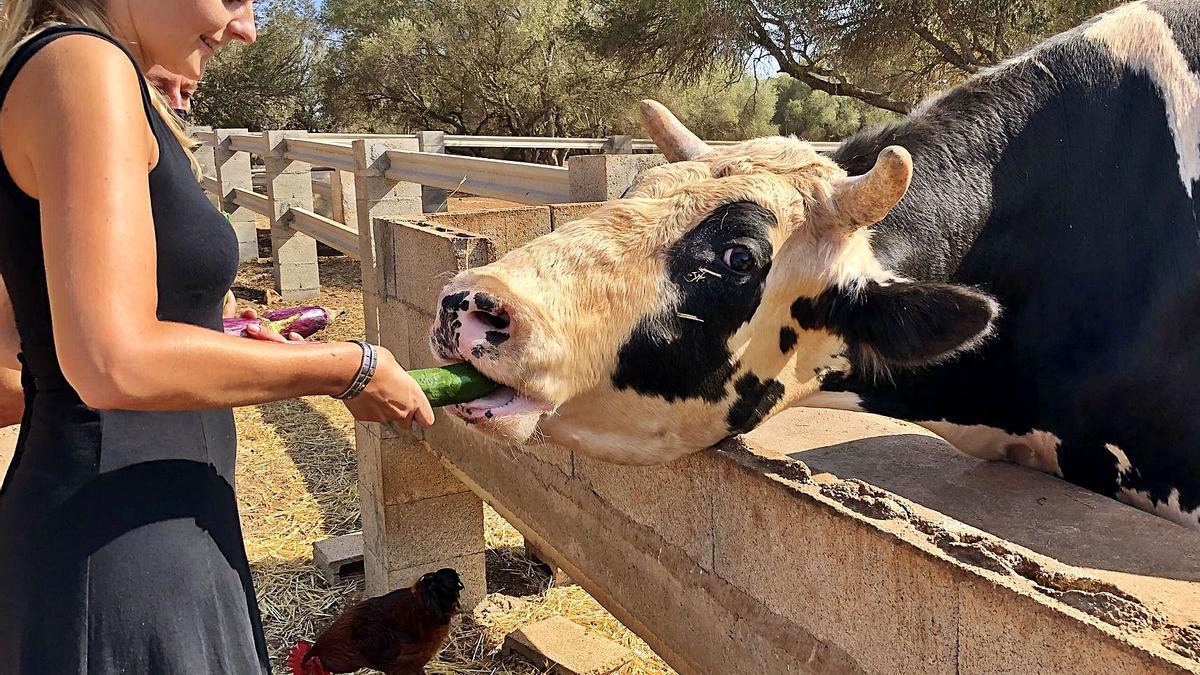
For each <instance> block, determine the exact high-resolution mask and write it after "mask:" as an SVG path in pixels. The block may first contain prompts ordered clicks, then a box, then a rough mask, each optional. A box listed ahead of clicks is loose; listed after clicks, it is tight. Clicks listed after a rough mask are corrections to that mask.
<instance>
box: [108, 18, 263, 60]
mask: <svg viewBox="0 0 1200 675" xmlns="http://www.w3.org/2000/svg"><path fill="white" fill-rule="evenodd" d="M108 5H109V8H108V9H109V17H110V18H111V20H112V22H113V23H114V25H115V26H116V27H117V28H118V29H119V30H120V31H121V32H122V33H128V34H124V35H121V37H122V38H124V39H125V40H126V41H128V42H129V43H131V46H133V47H134V48H135V49H136V52H138V53H140V56H141V59H142V61H143V63H142V64H141V65H142V67H143V68H149V67H150V66H153V65H159V66H162V67H163V68H165V69H167V70H169V71H171V72H173V73H176V74H178V75H182V76H183V77H186V78H190V79H193V80H198V79H200V76H201V74H203V72H204V67H205V65H206V64H207V63H208V60H209V59H210V58H212V55H213V53H214V52H215V51H216V50H217V49H220V48H221V47H223V46H225V45H227V44H229V43H230V42H232V41H234V40H240V41H242V42H245V43H247V44H249V43H251V42H254V38H255V36H256V32H255V28H254V2H253V0H109V2H108Z"/></svg>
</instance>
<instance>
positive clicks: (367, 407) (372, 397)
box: [345, 347, 433, 429]
mask: <svg viewBox="0 0 1200 675" xmlns="http://www.w3.org/2000/svg"><path fill="white" fill-rule="evenodd" d="M375 351H376V353H377V355H378V358H379V363H378V365H376V367H375V376H374V377H373V378H372V379H371V383H370V384H368V385H367V388H366V389H365V390H363V392H362V393H361V394H359V395H358V396H355V397H354V398H352V399H350V400H348V401H345V403H346V408H347V409H349V410H350V414H352V415H354V419H356V420H360V421H363V422H383V423H385V424H386V423H391V424H394V425H396V426H398V427H400V428H402V429H409V428H411V427H412V423H413V422H414V421H416V423H417V424H420V425H421V426H423V427H430V426H432V425H433V407H432V406H430V405H429V399H428V398H426V396H425V392H423V391H421V388H420V387H419V386H417V381H416V380H414V379H413V378H412V376H410V375H409V374H408V373H407V372H405V370H404V368H402V367H400V364H399V363H397V362H396V357H395V356H393V355H392V353H391V352H390V351H388V350H386V349H384V348H383V347H376V348H375ZM348 384H349V383H347V385H348Z"/></svg>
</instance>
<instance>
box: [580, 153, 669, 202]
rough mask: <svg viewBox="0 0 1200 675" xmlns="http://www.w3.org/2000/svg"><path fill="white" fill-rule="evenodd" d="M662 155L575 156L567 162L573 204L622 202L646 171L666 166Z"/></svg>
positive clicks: (665, 160)
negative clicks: (626, 192) (620, 200)
mask: <svg viewBox="0 0 1200 675" xmlns="http://www.w3.org/2000/svg"><path fill="white" fill-rule="evenodd" d="M666 163H667V159H666V157H663V156H662V155H576V156H574V157H571V158H570V159H568V160H567V168H568V169H569V170H570V172H571V173H570V176H571V201H575V202H602V201H607V200H609V199H620V198H621V195H623V194H625V190H626V189H628V188H629V186H630V185H633V182H634V181H635V180H636V179H637V177H638V176H639V175H640V174H641V173H642V172H643V171H645V170H646V169H649V168H651V167H655V166H658V165H660V164H666Z"/></svg>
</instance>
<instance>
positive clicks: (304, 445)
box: [234, 202, 673, 675]
mask: <svg viewBox="0 0 1200 675" xmlns="http://www.w3.org/2000/svg"><path fill="white" fill-rule="evenodd" d="M459 204H461V205H462V206H465V207H468V208H478V207H477V206H476V205H474V204H470V205H468V204H464V203H463V202H459ZM260 234H262V235H265V234H266V233H265V232H263V231H260ZM264 243H265V242H264ZM320 270H321V296H320V298H319V299H318V301H317V303H318V304H321V305H323V306H326V307H330V308H333V309H344V310H346V314H344V315H343V316H342V317H340V318H339V319H338V321H337V322H336V323H335V325H334V326H332V327H331V329H330V330H328V331H326V332H325V333H323V334H318V335H317V336H315V337H314V339H323V340H340V339H347V338H350V337H361V336H362V325H363V320H362V307H361V295H360V290H359V270H358V262H357V261H355V260H351V259H348V258H344V257H341V256H329V257H322V258H321V260H320ZM271 283H272V281H271V268H270V264H269V261H267V260H262V261H260V262H258V263H251V264H245V265H243V266H242V270H241V273H240V274H239V275H238V279H237V282H236V284H235V286H234V294H235V295H236V296H237V297H238V302H239V304H240V305H242V306H243V307H253V308H256V309H260V310H261V309H264V308H266V307H268V306H270V307H278V306H282V303H280V302H279V301H278V299H277V298H276V296H274V294H273V293H271V292H269V291H268V289H269V288H270V287H271ZM236 415H237V422H238V432H239V433H238V438H239V457H238V485H237V487H238V498H239V501H240V505H241V515H242V525H243V529H244V534H245V538H246V548H247V552H248V554H249V558H250V562H251V566H252V568H253V572H254V581H255V587H256V588H257V590H258V599H259V605H260V607H261V608H262V612H263V620H264V624H265V628H266V633H267V639H268V641H269V644H270V648H271V653H272V657H273V660H274V663H275V666H276V668H277V669H280V668H281V664H282V658H283V656H284V655H285V653H286V650H287V649H288V648H289V647H290V646H291V645H292V644H293V643H294V641H295V640H296V639H297V638H312V637H313V636H315V634H317V632H319V630H320V629H321V628H323V627H324V626H325V625H326V624H327V623H328V622H329V621H331V620H332V619H333V617H334V616H336V615H337V613H338V612H340V611H341V609H342V608H343V607H344V606H345V604H346V603H347V602H350V601H352V600H354V599H356V598H358V597H361V593H362V581H361V579H359V580H351V581H348V582H345V583H342V584H338V585H335V586H332V587H331V586H330V585H328V584H327V583H326V582H325V581H324V580H323V579H322V578H321V577H320V576H319V575H318V574H317V573H316V572H315V570H314V569H313V567H312V544H313V542H315V541H318V540H320V539H323V538H325V537H328V536H331V535H338V534H345V533H348V532H353V531H355V530H357V529H360V527H361V523H360V520H359V509H358V486H357V478H356V467H355V457H354V447H353V439H354V434H353V422H352V420H351V418H350V416H349V414H348V413H347V412H346V409H345V408H344V407H343V406H342V405H341V404H340V403H338V402H336V401H334V400H333V399H330V398H321V397H312V398H303V399H295V400H290V401H283V402H279V403H272V404H268V405H262V406H254V407H250V408H242V409H239V410H237V411H236ZM485 513H486V528H487V534H486V538H487V545H488V551H487V561H488V591H489V595H488V598H487V601H486V602H485V603H484V604H483V605H481V606H480V607H479V608H478V609H476V611H475V612H474V613H473V614H471V615H469V616H466V617H464V620H463V621H462V622H461V624H460V625H459V626H458V627H457V628H456V630H455V631H454V632H453V633H452V635H451V639H450V641H449V642H448V644H447V646H446V647H445V649H444V650H443V651H442V653H441V655H440V656H439V657H438V658H437V659H436V660H435V661H434V662H433V663H431V664H430V667H429V669H428V672H429V673H431V674H433V675H436V674H451V673H455V674H458V673H520V674H526V673H529V674H532V673H538V672H541V671H539V670H537V669H535V668H534V667H532V666H530V665H529V664H528V663H526V662H524V661H522V660H520V659H517V658H502V657H501V656H500V655H499V653H498V652H499V648H500V645H501V643H502V641H503V638H504V635H505V634H507V633H508V632H509V631H511V630H513V629H515V628H517V627H520V626H521V625H524V624H527V623H532V622H534V621H538V620H541V619H544V618H549V617H551V616H555V615H562V616H565V617H567V618H569V619H571V620H573V621H575V622H577V623H579V624H582V625H584V626H588V627H590V628H592V629H594V630H596V631H598V632H599V633H600V634H603V635H605V636H607V637H609V638H610V639H613V640H615V641H617V642H619V643H621V644H624V645H626V646H627V647H629V648H630V649H631V650H633V652H634V655H635V660H634V661H633V662H632V663H631V664H630V665H629V666H627V668H626V669H625V670H623V671H622V672H624V673H628V674H631V675H632V674H637V675H641V674H649V673H671V672H673V671H672V670H670V668H668V667H667V666H666V664H664V663H663V662H662V661H661V660H660V659H659V658H658V657H657V656H656V655H655V654H654V653H653V652H652V651H651V650H650V649H649V648H648V647H647V646H646V645H645V643H643V642H642V641H641V640H639V639H638V638H637V637H636V636H635V635H633V634H632V633H630V632H629V631H628V630H626V629H625V628H624V627H623V626H622V625H621V624H620V623H619V622H617V620H616V619H614V618H613V617H612V615H611V614H609V613H608V612H607V611H605V610H604V609H603V608H602V607H600V605H599V604H597V603H596V602H595V600H593V599H592V598H591V597H590V596H589V595H587V593H585V592H584V591H583V590H581V589H580V588H578V587H575V586H568V587H563V588H554V587H550V586H549V577H548V575H547V574H546V573H545V572H544V571H543V570H542V569H541V568H539V567H537V566H536V565H534V564H533V563H532V562H530V561H529V559H527V558H526V556H525V552H524V548H523V543H522V539H521V536H520V534H519V533H517V531H516V530H514V529H513V528H512V527H511V526H510V525H509V524H508V523H507V522H505V521H504V520H503V519H501V518H500V517H499V516H498V515H497V514H496V513H495V512H494V511H493V510H492V509H490V508H487V509H486V510H485ZM278 672H283V671H282V670H279V671H278Z"/></svg>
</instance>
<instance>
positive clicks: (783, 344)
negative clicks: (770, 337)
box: [779, 326, 800, 354]
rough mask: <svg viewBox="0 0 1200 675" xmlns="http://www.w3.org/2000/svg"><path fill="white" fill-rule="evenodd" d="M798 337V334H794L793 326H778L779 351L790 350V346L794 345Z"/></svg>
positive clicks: (785, 351)
mask: <svg viewBox="0 0 1200 675" xmlns="http://www.w3.org/2000/svg"><path fill="white" fill-rule="evenodd" d="M798 339H800V336H799V335H797V334H796V329H795V328H792V327H791V326H784V327H783V328H780V329H779V351H781V352H783V353H784V354H786V353H788V352H790V351H792V348H793V347H795V346H796V340H798Z"/></svg>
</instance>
